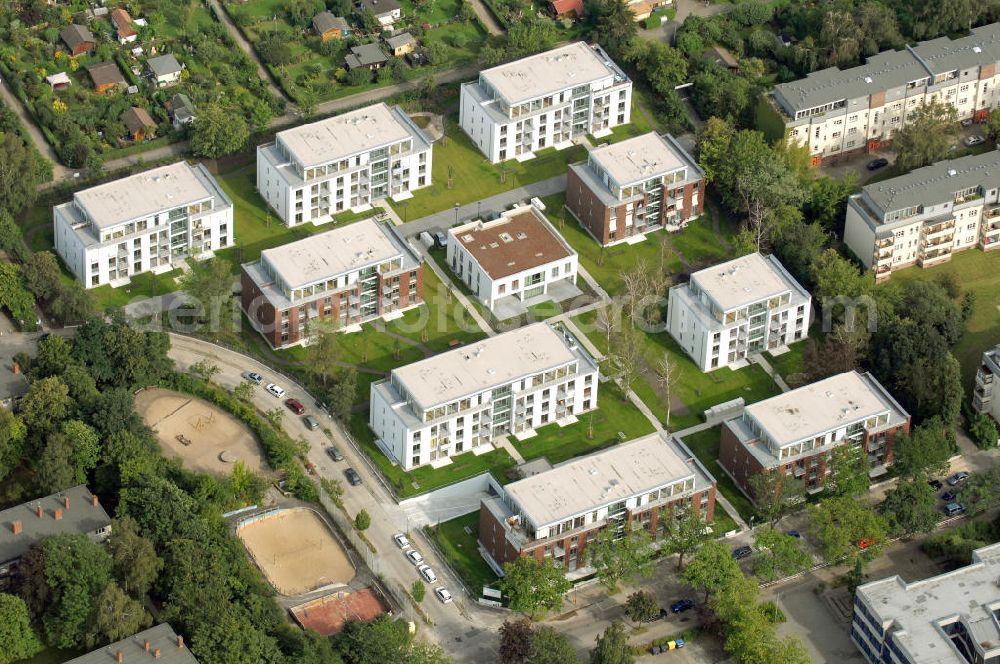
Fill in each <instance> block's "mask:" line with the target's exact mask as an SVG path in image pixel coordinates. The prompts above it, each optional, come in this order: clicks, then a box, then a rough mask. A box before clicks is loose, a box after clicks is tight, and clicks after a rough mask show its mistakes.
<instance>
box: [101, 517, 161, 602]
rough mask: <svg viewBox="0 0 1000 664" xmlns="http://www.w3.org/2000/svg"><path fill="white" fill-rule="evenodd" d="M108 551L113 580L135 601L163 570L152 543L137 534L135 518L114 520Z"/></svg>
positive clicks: (137, 527)
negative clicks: (113, 575)
mask: <svg viewBox="0 0 1000 664" xmlns="http://www.w3.org/2000/svg"><path fill="white" fill-rule="evenodd" d="M108 550H109V552H110V553H111V560H112V563H113V569H114V574H115V579H117V580H118V583H119V584H121V587H122V588H123V589H124V590H125V592H127V593H128V594H129V595H131V596H132V597H135V598H141V597H142V596H143V595H145V594H146V592H148V591H149V589H150V587H152V585H153V582H154V581H156V577H157V576H158V575H159V573H160V570H162V569H163V561H162V560H160V557H159V556H158V555H156V549H155V547H153V543H152V542H150V541H149V540H148V539H146V538H145V537H143V536H142V535H140V534H139V524H137V523H136V522H135V519H133V518H131V517H128V516H125V517H122V518H121V519H117V520H115V522H114V524H113V525H112V528H111V538H110V540H109V542H108Z"/></svg>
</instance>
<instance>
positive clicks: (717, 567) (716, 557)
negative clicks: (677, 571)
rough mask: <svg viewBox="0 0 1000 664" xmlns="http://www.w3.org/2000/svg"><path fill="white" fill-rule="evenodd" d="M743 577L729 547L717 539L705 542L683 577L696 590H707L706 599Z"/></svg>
mask: <svg viewBox="0 0 1000 664" xmlns="http://www.w3.org/2000/svg"><path fill="white" fill-rule="evenodd" d="M742 578H743V571H742V570H741V569H740V566H739V564H737V562H736V561H735V560H733V554H732V553H731V552H730V551H729V549H728V548H727V547H726V546H725V545H724V544H722V543H721V542H717V541H715V540H709V541H707V542H705V543H704V544H703V545H702V546H701V548H700V549H698V551H697V552H695V554H694V555H693V556H692V557H691V562H689V563H688V565H687V567H685V568H684V571H683V572H681V579H683V580H684V582H685V583H687V584H688V585H690V586H691V587H692V588H694V589H695V590H703V591H704V592H705V601H706V602H707V601H708V598H709V597H711V596H712V595H713V594H714V593H718V592H720V591H722V590H724V589H726V588H728V587H729V586H731V585H733V584H734V583H735V582H736V580H737V579H742Z"/></svg>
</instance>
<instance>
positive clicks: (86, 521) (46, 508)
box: [0, 484, 111, 562]
mask: <svg viewBox="0 0 1000 664" xmlns="http://www.w3.org/2000/svg"><path fill="white" fill-rule="evenodd" d="M92 495H93V494H91V493H90V490H89V489H87V487H86V486H84V485H82V484H81V485H79V486H75V487H72V488H70V489H66V490H65V491H60V492H59V493H54V494H52V495H51V496H45V497H43V498H36V499H35V500H29V501H28V502H26V503H21V504H20V505H16V506H14V507H9V508H7V509H5V510H3V511H0V562H7V561H9V560H16V559H17V558H20V557H21V556H23V555H24V554H25V553H26V552H27V551H28V549H30V548H31V547H32V545H34V544H35V543H37V542H40V541H41V540H43V539H45V538H46V537H51V536H52V535H77V534H86V533H92V532H95V531H98V530H100V529H101V528H104V527H105V526H108V525H110V524H111V517H109V516H108V513H107V512H106V511H104V508H103V507H101V504H100V503H98V504H97V506H96V507H95V506H94V505H93V504H92V503H91V496H92ZM65 498H69V508H68V509H67V507H66V504H65V502H64V499H65ZM39 507H41V508H42V516H40V517H39V516H38V511H37V510H38V508H39ZM56 510H62V518H61V519H58V520H57V519H56V518H55V511H56ZM15 521H20V522H21V532H20V533H19V534H16V533H14V526H13V524H14V522H15Z"/></svg>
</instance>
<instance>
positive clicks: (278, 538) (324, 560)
mask: <svg viewBox="0 0 1000 664" xmlns="http://www.w3.org/2000/svg"><path fill="white" fill-rule="evenodd" d="M236 532H237V534H238V535H239V537H240V539H241V540H243V544H244V546H246V548H247V551H249V552H250V556H251V557H252V558H253V559H254V561H255V562H256V563H257V566H258V567H260V569H261V571H263V572H264V576H266V577H267V580H268V581H270V582H271V585H272V586H274V589H275V590H277V591H278V592H279V593H281V594H282V595H286V596H294V595H301V594H303V593H307V592H310V591H312V590H316V589H317V588H323V587H326V586H337V585H347V584H348V583H350V582H351V579H353V578H354V573H355V571H354V565H352V564H351V561H350V560H349V559H348V558H347V553H346V552H345V551H344V549H343V547H341V546H340V542H338V541H337V538H336V537H335V536H334V534H333V532H331V530H330V528H329V526H327V525H326V523H325V522H324V521H323V520H322V519H321V518H320V517H319V515H317V514H316V513H315V512H313V511H312V510H311V509H307V508H305V507H295V508H291V509H281V510H277V511H274V512H268V513H265V514H263V515H257V516H255V517H251V518H249V519H247V520H246V521H244V522H243V523H241V524H240V525H239V528H238V529H237V531H236Z"/></svg>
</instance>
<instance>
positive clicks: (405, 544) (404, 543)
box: [392, 533, 410, 550]
mask: <svg viewBox="0 0 1000 664" xmlns="http://www.w3.org/2000/svg"><path fill="white" fill-rule="evenodd" d="M392 540H393V541H394V542H395V543H396V546H398V547H399V548H400V549H403V550H406V549H409V548H410V540H408V539H406V535H404V534H403V533H396V534H395V535H393V536H392Z"/></svg>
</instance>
